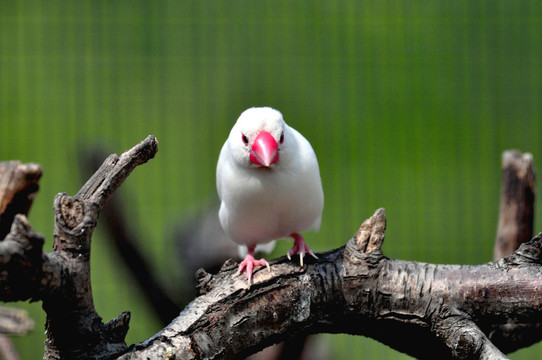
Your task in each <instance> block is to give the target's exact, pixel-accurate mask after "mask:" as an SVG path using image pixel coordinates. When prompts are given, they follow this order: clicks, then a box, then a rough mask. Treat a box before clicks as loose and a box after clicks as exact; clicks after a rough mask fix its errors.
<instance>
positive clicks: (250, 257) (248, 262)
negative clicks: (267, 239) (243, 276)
mask: <svg viewBox="0 0 542 360" xmlns="http://www.w3.org/2000/svg"><path fill="white" fill-rule="evenodd" d="M247 247H248V254H247V255H246V256H245V259H244V260H243V261H241V263H240V264H239V269H238V270H237V275H239V274H240V273H242V272H243V270H245V271H246V272H247V279H248V287H249V288H250V284H251V281H252V270H253V269H254V266H264V265H265V266H267V269H268V270H269V271H271V268H270V267H269V263H268V262H267V261H265V259H260V260H256V259H254V249H255V248H256V245H250V246H247Z"/></svg>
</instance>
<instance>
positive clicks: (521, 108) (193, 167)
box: [0, 0, 542, 359]
mask: <svg viewBox="0 0 542 360" xmlns="http://www.w3.org/2000/svg"><path fill="white" fill-rule="evenodd" d="M541 33H542V3H541V2H539V1H534V0H531V1H494V2H485V1H482V2H471V1H467V0H460V1H444V0H437V1H430V2H424V1H406V0H405V1H398V2H390V1H357V0H349V1H335V2H334V1H330V2H308V1H286V0H283V1H276V0H273V1H271V0H264V1H250V2H247V1H233V2H232V1H229V2H215V1H208V0H207V1H182V2H181V1H111V2H109V1H88V0H87V1H77V2H67V1H66V2H65V1H38V0H36V1H3V2H0V157H1V159H4V160H8V159H20V160H23V161H33V162H38V163H40V164H42V165H43V167H44V170H45V174H44V177H43V179H42V182H41V191H40V194H39V195H38V197H37V199H36V201H35V203H34V207H33V209H32V212H31V214H30V221H31V222H32V224H33V226H34V227H35V228H36V230H37V231H39V232H41V233H43V234H44V235H45V236H46V238H47V243H46V248H47V249H50V246H51V243H52V224H53V216H52V211H51V205H52V199H53V197H54V195H55V194H56V193H58V192H62V191H65V192H68V193H70V194H74V193H75V192H76V191H77V190H78V189H79V187H80V186H81V185H82V181H83V175H82V174H80V170H79V168H78V166H77V165H76V163H77V161H78V152H79V151H83V150H84V149H86V148H88V146H90V145H93V144H95V143H97V142H98V143H102V144H105V145H106V147H107V149H108V151H110V152H117V153H120V152H122V151H124V150H125V149H126V148H129V147H131V146H133V145H134V144H136V143H137V142H139V141H140V140H142V139H143V138H144V137H145V136H146V135H147V134H154V135H156V136H157V138H158V140H159V141H160V150H159V153H158V156H157V158H156V159H154V160H152V161H151V162H150V163H149V164H147V165H144V166H143V167H141V168H138V170H137V171H136V172H135V173H134V174H133V175H132V176H131V177H130V178H129V179H128V181H127V183H126V184H125V185H124V186H123V187H122V191H123V192H124V194H125V195H128V194H129V195H130V198H129V200H128V204H129V215H130V216H132V218H133V219H134V222H135V223H136V224H137V227H138V230H139V231H140V233H141V239H143V240H144V241H145V242H144V244H142V246H143V247H144V248H145V250H146V254H147V256H148V259H149V260H150V261H152V262H153V264H154V266H155V267H156V268H157V269H158V270H159V271H160V274H161V275H162V276H163V278H164V280H165V281H168V282H169V286H170V287H171V288H172V289H175V288H176V287H178V286H185V285H182V284H181V283H180V280H179V279H178V278H175V276H174V278H173V279H172V277H171V275H170V274H171V273H172V272H173V273H175V272H176V271H177V269H178V268H179V264H178V262H179V260H178V259H177V257H176V256H175V255H176V253H175V251H176V250H175V249H174V243H173V240H172V239H171V230H170V229H171V228H172V227H173V226H175V225H176V224H179V223H181V221H182V218H183V215H185V214H188V213H191V212H193V211H195V210H198V209H202V208H203V207H204V206H205V205H207V204H208V203H212V202H213V201H215V199H216V193H215V188H214V182H215V179H214V171H215V164H216V160H217V157H218V152H219V150H220V147H221V145H222V143H223V141H224V140H225V139H226V137H227V134H228V132H229V129H230V127H231V126H232V124H233V123H234V121H235V120H236V118H237V116H238V115H239V114H240V113H241V112H242V111H243V110H244V109H245V108H247V107H250V106H255V105H269V106H273V107H275V108H277V109H279V110H281V111H282V113H283V114H284V117H285V119H286V121H287V122H288V123H289V124H290V125H292V126H293V127H295V128H296V129H298V130H299V131H300V132H302V133H303V134H304V135H305V136H306V137H307V138H308V139H309V140H310V141H311V142H312V144H313V147H314V148H315V151H316V153H317V155H318V157H319V161H320V167H321V172H322V177H323V184H324V192H325V197H326V206H325V210H324V218H323V223H322V230H321V231H320V233H319V234H317V235H309V236H308V241H309V243H310V244H311V247H312V248H313V249H315V250H317V251H322V250H327V249H331V248H334V247H338V246H340V245H342V244H344V242H345V241H346V240H347V239H348V238H349V237H350V236H351V235H352V234H353V233H354V232H355V231H356V230H357V228H358V226H359V224H360V223H361V221H362V220H363V219H365V218H367V217H368V216H370V215H371V214H372V213H373V211H374V210H375V209H376V208H378V207H385V208H386V209H387V214H388V231H387V240H386V242H385V244H384V251H385V252H386V255H388V256H391V257H397V258H403V259H410V260H419V261H427V262H436V263H463V264H475V263H482V262H486V261H489V260H490V259H491V256H492V248H493V239H494V236H495V231H496V224H497V214H498V205H499V203H498V201H499V199H498V197H499V189H500V156H501V152H502V151H503V150H505V149H509V148H519V149H520V150H522V151H529V152H532V153H533V155H534V157H535V161H537V163H538V164H540V162H541V161H542V160H541V159H542V146H541V141H540V134H541V131H542V112H541V99H542V87H541V86H540V84H542V72H541V69H542V67H541V60H540V59H541V57H542V42H541V41H540V34H541ZM538 190H539V191H538V193H541V192H540V186H538ZM537 205H538V206H537V207H538V209H540V208H541V206H540V201H537ZM539 214H540V213H539V212H536V216H537V217H536V229H535V231H540V230H542V228H541V226H542V222H541V217H540V215H539ZM99 228H100V225H98V231H97V234H96V235H95V239H94V242H93V246H94V248H93V255H92V256H93V264H92V271H93V274H92V275H93V289H94V295H95V301H96V305H97V309H98V312H99V313H100V314H101V315H102V316H103V317H104V320H106V321H107V320H109V319H110V318H112V317H114V316H116V315H117V314H118V313H119V312H121V311H123V310H131V311H132V313H133V318H132V323H131V329H130V332H129V336H128V342H138V341H141V340H143V339H145V338H147V337H149V336H150V335H152V334H153V333H154V332H155V331H156V330H158V329H159V328H160V324H158V322H157V321H156V320H154V319H153V318H152V314H151V313H150V312H149V311H148V310H146V309H145V304H144V303H143V301H142V300H141V295H140V294H139V293H138V291H137V290H134V288H135V286H134V285H133V284H132V283H131V280H130V278H129V276H128V275H127V274H126V271H125V269H123V268H121V267H119V266H115V265H114V262H115V261H116V260H117V259H116V257H115V256H113V255H112V254H111V253H112V249H111V247H110V246H109V244H107V243H106V240H107V239H106V238H105V237H104V236H102V234H101V233H100V229H99ZM288 246H289V244H287V243H285V242H283V244H281V245H280V246H279V249H278V250H277V252H276V255H277V256H278V255H282V254H283V253H284V252H285V251H286V249H287V248H288ZM27 308H28V309H29V310H30V311H31V312H32V316H34V318H35V319H37V326H36V331H35V332H34V333H33V334H31V335H30V336H27V337H24V338H21V339H17V345H18V347H19V349H20V350H21V352H22V354H23V356H24V358H27V359H33V358H38V357H39V356H41V353H42V348H41V346H39V345H38V344H40V343H41V342H42V341H43V339H44V335H43V332H42V331H41V330H40V329H41V324H42V323H43V319H44V315H43V312H42V310H41V307H40V306H39V304H30V305H28V306H27ZM323 338H324V339H325V340H327V341H329V348H330V349H332V350H331V351H332V352H333V353H335V354H336V356H337V358H341V359H346V358H352V357H356V358H374V359H377V358H378V359H381V358H386V357H389V358H398V357H399V356H400V355H399V354H398V353H396V352H394V351H392V350H389V349H387V348H386V347H384V346H382V345H380V344H376V343H374V342H372V341H369V340H365V339H360V338H357V337H348V336H344V335H341V336H324V337H323ZM413 341H415V339H413ZM344 349H348V350H347V351H344ZM541 351H542V348H541V347H540V345H536V346H533V347H532V348H530V349H526V350H522V351H519V352H518V353H516V354H514V355H512V358H513V359H523V358H525V359H527V358H535V357H539V356H540V354H541Z"/></svg>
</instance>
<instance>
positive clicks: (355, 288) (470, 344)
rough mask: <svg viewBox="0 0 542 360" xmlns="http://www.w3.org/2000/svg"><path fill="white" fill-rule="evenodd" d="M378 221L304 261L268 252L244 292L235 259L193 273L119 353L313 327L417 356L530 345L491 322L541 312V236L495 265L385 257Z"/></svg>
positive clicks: (474, 354)
mask: <svg viewBox="0 0 542 360" xmlns="http://www.w3.org/2000/svg"><path fill="white" fill-rule="evenodd" d="M385 226H386V220H385V212H384V209H379V210H378V211H377V212H376V213H375V215H374V216H373V217H371V218H370V219H368V220H367V221H365V222H364V224H363V225H362V227H361V229H360V231H358V233H357V234H356V235H355V237H354V238H352V239H351V240H350V241H349V242H348V243H347V245H346V246H345V247H343V248H340V249H336V250H334V251H331V252H328V253H325V254H319V260H317V261H312V262H310V263H309V264H308V265H307V266H306V267H304V268H301V267H299V266H298V265H297V264H296V263H295V262H289V261H288V260H286V259H285V258H281V259H277V260H275V261H273V262H271V263H270V264H271V269H272V270H271V272H268V271H267V270H265V269H261V270H259V271H257V272H256V273H255V277H254V283H253V285H252V287H251V288H250V290H248V289H247V286H246V280H245V279H244V277H243V276H241V275H238V276H236V275H235V272H236V270H237V268H236V266H237V264H236V263H234V262H227V263H226V264H225V265H224V267H223V269H222V270H221V271H220V272H219V273H218V274H217V275H210V274H207V273H205V272H203V271H200V273H199V283H198V289H199V291H200V293H201V295H200V296H199V297H197V298H196V299H195V300H194V301H193V302H192V303H191V304H190V305H189V306H188V307H187V308H186V309H185V310H184V311H183V312H182V313H181V314H180V316H179V317H177V318H176V319H175V320H174V321H173V322H172V323H171V324H170V325H169V326H167V327H166V328H165V329H164V330H162V331H161V332H160V333H158V334H157V335H155V336H154V337H153V338H151V339H149V340H147V341H145V342H143V343H141V344H139V345H137V346H135V347H133V348H132V349H131V351H130V352H129V353H127V354H125V355H123V356H121V357H120V359H124V360H127V359H146V358H161V357H165V358H168V356H169V358H175V359H215V358H220V359H231V358H242V357H243V356H246V355H248V354H250V353H253V352H254V351H257V350H259V349H261V348H263V347H264V346H267V345H269V344H272V343H275V342H277V341H280V340H283V339H285V338H287V337H291V336H296V335H299V334H307V333H319V332H328V333H347V334H354V335H364V336H368V337H371V338H374V339H377V340H379V341H381V342H383V343H385V344H387V345H389V346H391V347H392V348H395V349H397V350H399V351H402V352H405V353H408V354H410V355H412V356H415V357H417V358H420V359H429V358H430V359H434V358H443V359H447V358H454V359H464V358H473V359H478V358H481V359H502V358H505V355H504V354H503V352H501V351H500V350H499V349H498V348H497V347H498V346H505V347H508V349H509V350H513V348H514V349H515V348H520V347H523V346H526V345H528V344H530V342H529V341H528V340H523V341H518V339H516V338H514V339H511V338H510V337H509V334H508V332H506V331H499V328H498V326H500V325H504V326H506V325H507V324H510V323H511V322H514V321H519V322H522V323H534V322H538V321H540V318H541V317H542V313H541V310H542V305H541V303H540V299H541V298H542V297H541V295H542V294H541V291H542V268H541V267H540V259H541V248H542V237H541V236H540V235H539V236H538V237H536V238H535V239H533V240H532V241H531V242H529V243H528V244H525V245H524V246H522V247H521V248H520V249H519V250H518V251H517V252H516V253H514V254H512V255H510V256H509V257H507V258H505V259H503V260H501V261H498V262H492V263H488V264H484V265H478V266H460V265H435V264H426V263H418V262H411V261H402V260H393V259H388V258H386V257H385V256H384V255H383V254H382V252H381V250H380V248H381V245H382V241H383V239H384V232H383V230H384V229H385ZM496 326H497V330H494V332H493V333H492V334H487V333H485V332H484V330H487V329H489V328H491V329H493V328H495V327H496ZM512 332H513V331H512ZM405 334H409V336H404V335H405ZM490 338H494V339H497V342H496V343H495V344H494V343H492V341H491V340H490ZM413 339H417V340H416V341H413ZM511 341H512V342H513V344H510V342H511ZM420 344H423V345H422V346H420Z"/></svg>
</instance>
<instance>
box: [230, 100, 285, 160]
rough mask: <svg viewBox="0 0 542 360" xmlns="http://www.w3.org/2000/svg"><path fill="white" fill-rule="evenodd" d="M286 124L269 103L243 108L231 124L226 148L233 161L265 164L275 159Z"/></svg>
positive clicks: (282, 140)
mask: <svg viewBox="0 0 542 360" xmlns="http://www.w3.org/2000/svg"><path fill="white" fill-rule="evenodd" d="M286 128H287V126H286V124H285V123H284V120H283V119H282V114H281V113H280V112H279V111H277V110H275V109H272V108H270V107H259V108H250V109H248V110H245V111H244V112H243V113H242V114H241V116H239V119H237V123H236V124H235V126H234V127H233V129H232V131H231V133H230V136H229V139H228V140H229V142H230V149H231V151H232V154H233V155H234V158H235V160H236V161H237V162H239V163H241V164H244V165H246V166H252V167H265V168H269V167H271V166H272V165H273V164H276V163H277V161H278V160H279V153H280V150H281V148H282V146H283V143H284V141H285V131H286V130H287V129H286Z"/></svg>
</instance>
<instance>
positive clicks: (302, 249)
mask: <svg viewBox="0 0 542 360" xmlns="http://www.w3.org/2000/svg"><path fill="white" fill-rule="evenodd" d="M290 236H291V237H293V238H294V246H293V247H292V248H291V249H290V250H288V252H287V253H286V256H288V260H292V255H294V254H299V264H300V265H301V266H303V258H304V257H305V253H308V254H310V255H311V256H312V257H313V258H315V259H318V256H316V255H315V254H314V252H313V251H312V250H311V249H310V248H309V247H308V245H307V243H306V242H305V239H304V238H303V236H301V235H299V234H298V233H293V234H290Z"/></svg>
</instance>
